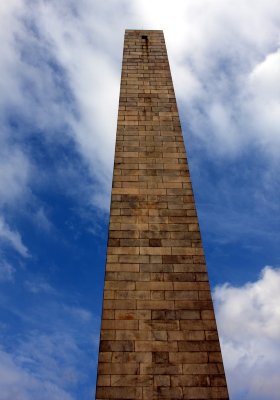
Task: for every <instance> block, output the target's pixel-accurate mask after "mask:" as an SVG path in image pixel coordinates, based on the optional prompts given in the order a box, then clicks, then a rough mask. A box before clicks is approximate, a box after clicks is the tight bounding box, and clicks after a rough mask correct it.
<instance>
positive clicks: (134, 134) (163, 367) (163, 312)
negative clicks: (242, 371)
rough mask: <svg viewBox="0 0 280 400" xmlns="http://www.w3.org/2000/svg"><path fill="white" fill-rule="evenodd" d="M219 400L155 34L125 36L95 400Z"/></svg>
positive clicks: (171, 104)
mask: <svg viewBox="0 0 280 400" xmlns="http://www.w3.org/2000/svg"><path fill="white" fill-rule="evenodd" d="M186 91H187V88H186ZM228 398H229V397H228V391H227V384H226V379H225V374H224V368H223V362H222V356H221V350H220V344H219V338H218V332H217V327H216V322H215V316H214V311H213V304H212V299H211V294H210V287H209V281H208V276H207V271H206V265H205V259H204V254H203V248H202V243H201V237H200V231H199V225H198V219H197V215H196V208H195V202H194V197H193V191H192V185H191V180H190V174H189V170H188V164H187V157H186V152H185V148H184V142H183V136H182V132H181V126H180V121H179V115H178V110H177V106H176V99H175V94H174V89H173V84H172V79H171V73H170V68H169V63H168V58H167V52H166V47H165V42H164V36H163V32H162V31H144V30H142V31H140V30H127V31H126V32H125V41H124V54H123V64H122V78H121V88H120V100H119V114H118V127H117V137H116V150H115V164H114V175H113V188H112V199H111V213H110V225H109V239H108V251H107V262H106V275H105V288H104V301H103V313H102V327H101V340H100V349H99V361H98V377H97V389H96V399H97V400H101V399H107V400H109V399H115V400H116V399H118V400H123V399H149V400H152V399H197V400H198V399H228Z"/></svg>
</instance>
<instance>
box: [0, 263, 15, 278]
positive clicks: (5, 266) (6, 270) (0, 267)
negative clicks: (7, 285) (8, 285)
mask: <svg viewBox="0 0 280 400" xmlns="http://www.w3.org/2000/svg"><path fill="white" fill-rule="evenodd" d="M15 271H16V270H15V268H14V267H13V266H12V265H11V264H9V263H8V262H6V261H5V260H2V261H1V262H0V282H13V280H14V275H15Z"/></svg>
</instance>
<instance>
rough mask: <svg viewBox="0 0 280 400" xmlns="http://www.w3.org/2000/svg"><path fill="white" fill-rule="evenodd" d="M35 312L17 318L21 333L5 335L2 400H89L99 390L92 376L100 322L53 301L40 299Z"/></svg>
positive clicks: (4, 332)
mask: <svg viewBox="0 0 280 400" xmlns="http://www.w3.org/2000/svg"><path fill="white" fill-rule="evenodd" d="M34 293H35V292H34ZM35 294H39V292H36V293H35ZM49 294H50V293H49ZM35 308H36V310H35V309H33V310H29V317H28V319H25V318H24V316H23V318H21V313H20V312H19V313H17V314H14V315H17V316H18V317H19V321H20V324H21V326H22V331H21V333H19V332H15V333H12V334H11V333H9V330H8V329H9V326H6V327H5V329H3V330H2V335H1V341H2V346H1V348H0V399H1V400H8V399H10V398H14V399H17V400H33V399H34V398H38V399H42V400H45V399H50V398H51V399H57V400H58V399H59V400H61V399H63V400H72V399H76V398H77V396H78V397H79V398H80V399H84V400H87V399H88V398H90V397H91V396H92V393H93V385H94V377H93V376H90V375H89V374H90V373H91V374H92V373H93V371H94V369H93V367H94V365H95V362H96V355H97V345H98V335H97V331H96V329H97V328H96V325H97V324H96V318H95V317H94V316H93V315H92V314H91V313H90V312H89V311H88V310H87V309H84V308H82V307H76V306H71V305H70V304H66V303H62V304H61V303H59V302H58V301H56V300H55V298H54V297H52V300H50V301H49V302H45V301H42V298H41V304H40V305H39V306H37V307H35ZM34 326H36V328H35V329H34ZM11 339H12V342H11Z"/></svg>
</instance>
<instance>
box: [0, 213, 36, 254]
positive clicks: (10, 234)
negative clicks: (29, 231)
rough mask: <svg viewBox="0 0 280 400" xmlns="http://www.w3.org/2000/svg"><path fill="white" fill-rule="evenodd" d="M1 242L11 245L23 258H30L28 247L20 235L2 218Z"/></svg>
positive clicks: (0, 223) (0, 219)
mask: <svg viewBox="0 0 280 400" xmlns="http://www.w3.org/2000/svg"><path fill="white" fill-rule="evenodd" d="M0 241H2V242H4V243H7V244H9V245H10V246H11V247H12V248H13V249H14V250H16V251H17V252H18V253H19V254H20V255H21V256H22V257H25V258H26V257H30V254H29V252H28V249H27V247H26V246H25V245H24V244H23V242H22V239H21V236H20V234H19V233H18V232H17V231H13V230H12V229H11V228H10V227H9V226H8V225H7V224H6V222H5V221H4V219H3V218H2V217H1V216H0Z"/></svg>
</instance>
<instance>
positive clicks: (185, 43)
mask: <svg viewBox="0 0 280 400" xmlns="http://www.w3.org/2000/svg"><path fill="white" fill-rule="evenodd" d="M2 3H3V4H1V5H0V19H1V23H0V35H1V43H2V44H1V60H0V77H1V78H0V121H1V128H2V129H1V135H0V256H1V258H0V286H1V290H0V400H8V399H11V398H13V399H14V400H30V399H34V398H36V399H40V400H44V399H50V398H51V399H53V400H56V399H59V400H73V399H79V400H87V399H91V398H92V396H93V395H92V394H93V391H94V386H95V374H96V361H97V352H98V340H99V324H100V312H101V302H102V290H103V275H104V267H105V252H106V240H107V223H108V213H109V202H110V188H111V177H112V165H113V157H114V141H115V132H116V118H117V107H118V95H119V93H118V92H119V82H120V67H121V57H122V45H123V35H124V29H126V28H135V29H163V30H164V33H165V37H166V42H167V48H168V54H169V59H170V64H171V70H172V75H173V81H174V86H175V92H176V95H177V100H178V106H179V111H180V117H181V121H182V125H183V130H184V138H185V144H186V148H187V153H188V159H189V164H190V169H191V174H192V181H193V187H194V192H195V198H196V204H197V209H198V215H199V220H200V226H201V231H202V238H203V243H204V248H205V252H206V260H207V265H208V271H209V276H210V280H211V286H212V290H213V295H214V300H215V307H216V315H217V320H218V325H219V331H220V336H221V341H222V350H223V356H224V362H225V368H226V372H227V378H228V383H229V389H230V394H231V399H232V400H241V399H242V400H274V399H275V400H276V399H279V392H280V384H279V377H278V371H279V368H280V361H279V360H280V350H279V349H280V343H279V337H280V308H279V304H280V291H279V287H280V256H279V244H280V243H279V227H280V221H279V214H280V210H279V208H280V207H279V197H280V180H279V176H280V162H279V146H280V128H279V127H280V90H279V84H278V82H279V81H280V50H279V43H280V30H279V26H280V25H279V22H280V10H279V4H278V2H277V1H274V0H266V1H265V0H258V1H256V0H255V1H253V0H248V1H247V2H244V1H242V0H236V1H235V2H231V1H227V0H201V1H197V0H196V1H195V0H187V1H186V0H184V1H180V0H173V1H172V2H171V1H166V0H161V1H159V0H153V1H152V2H151V1H150V2H149V1H148V0H130V1H129V0H119V1H116V0H108V1H106V2H101V1H96V0H91V1H90V0H81V1H79V2H76V1H72V0H60V1H59V2H57V1H54V0H45V1H43V0H41V1H40V0H38V1H35V0H10V1H9V2H2Z"/></svg>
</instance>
